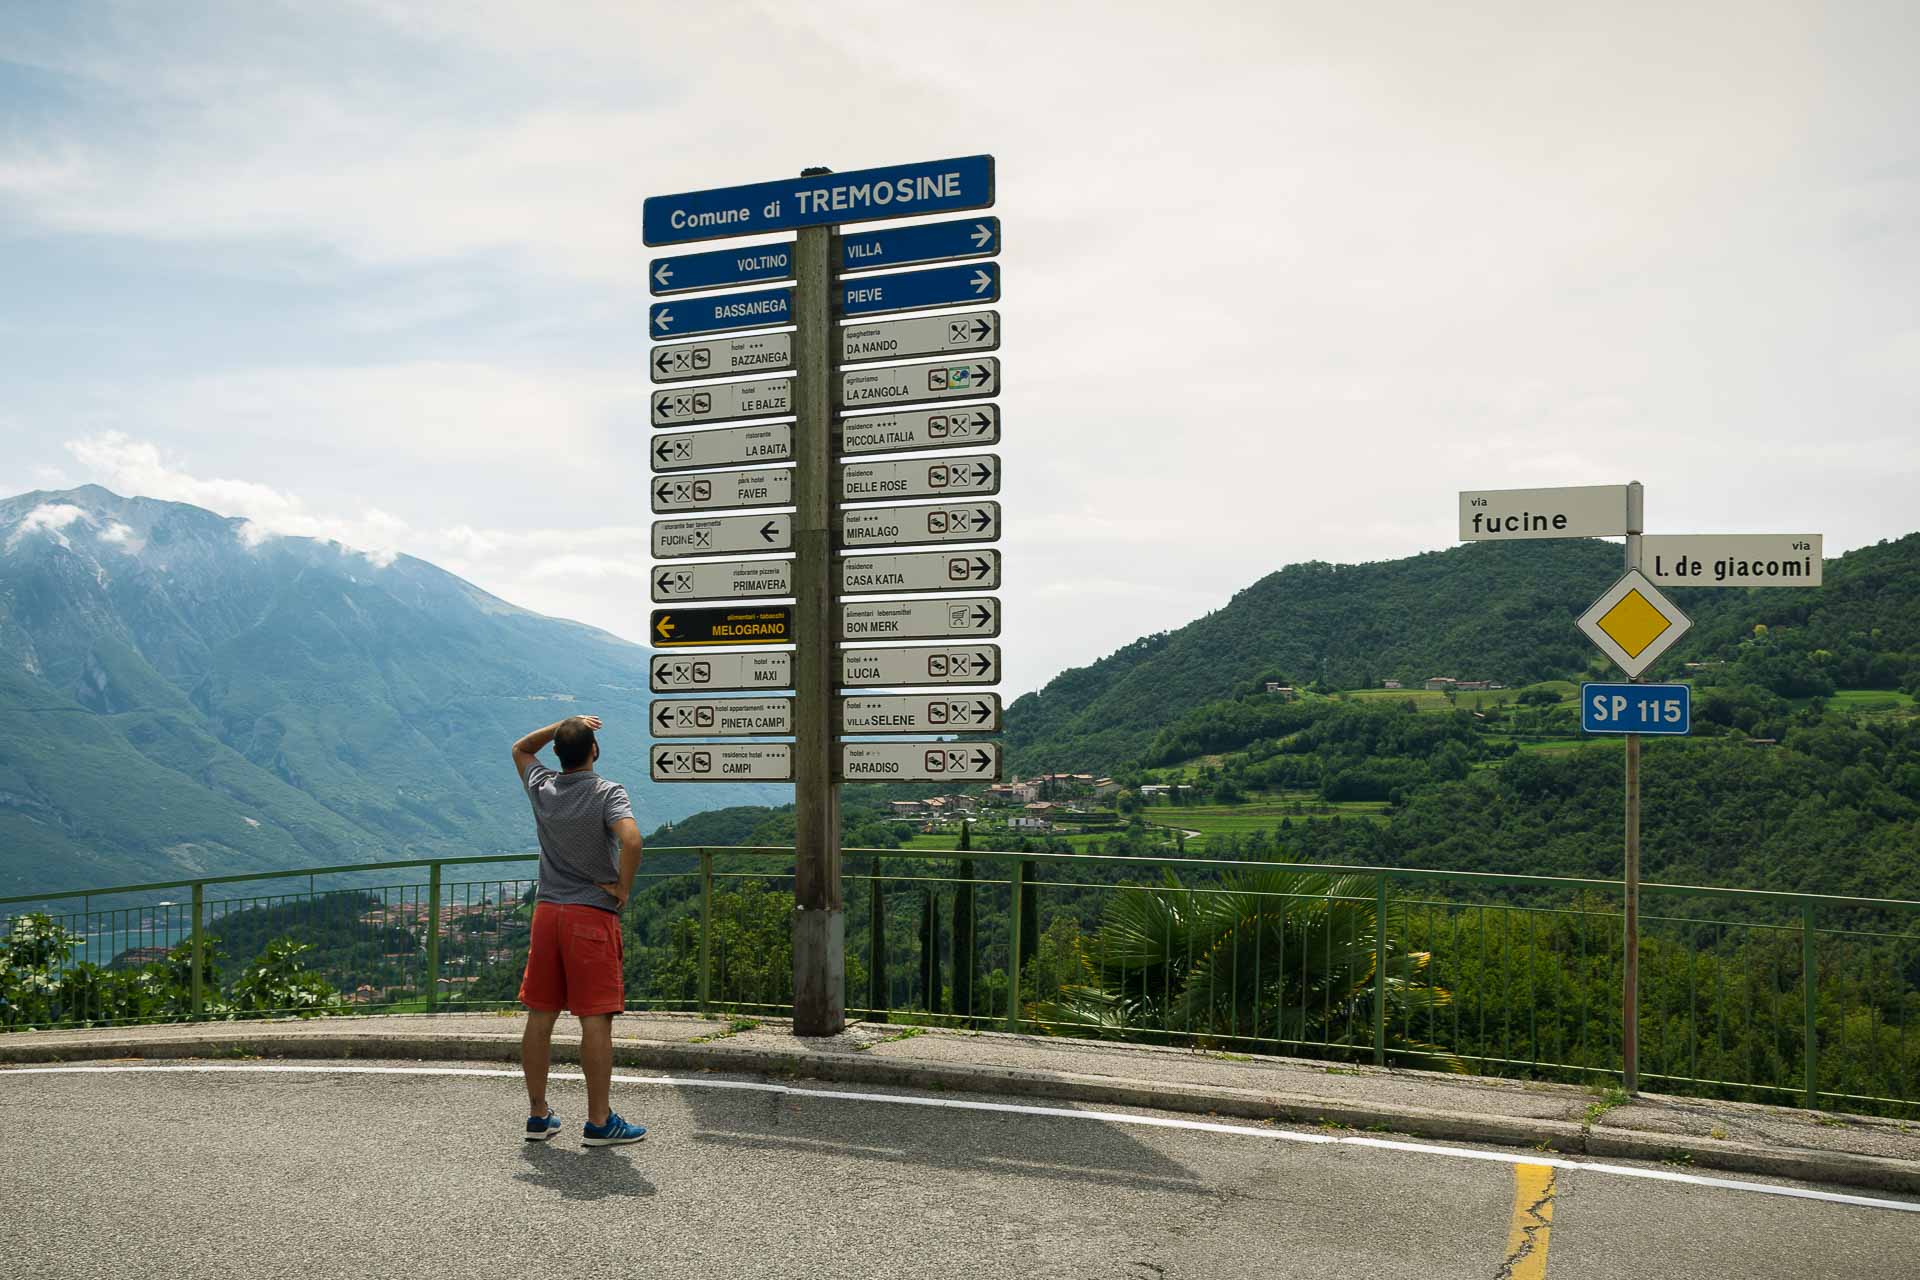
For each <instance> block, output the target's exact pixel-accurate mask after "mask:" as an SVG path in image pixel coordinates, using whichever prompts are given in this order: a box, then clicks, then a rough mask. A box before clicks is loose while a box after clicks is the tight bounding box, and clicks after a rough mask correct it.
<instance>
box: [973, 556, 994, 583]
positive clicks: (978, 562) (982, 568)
mask: <svg viewBox="0 0 1920 1280" xmlns="http://www.w3.org/2000/svg"><path fill="white" fill-rule="evenodd" d="M992 568H993V566H992V565H991V564H988V563H987V558H986V557H985V556H979V557H977V558H975V560H974V562H973V576H974V577H976V578H984V577H986V576H987V571H988V570H990V569H992Z"/></svg>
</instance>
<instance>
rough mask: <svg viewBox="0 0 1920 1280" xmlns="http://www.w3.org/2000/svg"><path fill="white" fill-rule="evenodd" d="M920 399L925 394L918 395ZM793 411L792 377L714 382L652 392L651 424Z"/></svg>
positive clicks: (772, 415)
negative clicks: (709, 384) (706, 384)
mask: <svg viewBox="0 0 1920 1280" xmlns="http://www.w3.org/2000/svg"><path fill="white" fill-rule="evenodd" d="M919 398H920V399H922V400H925V399H928V398H929V397H927V396H921V397H919ZM792 412H793V379H792V378H764V379H761V380H759V381H756V382H716V383H714V384H713V385H712V386H702V387H669V388H667V389H666V390H665V391H656V392H654V393H653V425H654V426H656V427H687V426H692V425H693V424H694V423H696V422H734V421H737V420H738V419H740V418H779V417H784V416H785V415H787V414H790V413H792Z"/></svg>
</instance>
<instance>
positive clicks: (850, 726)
mask: <svg viewBox="0 0 1920 1280" xmlns="http://www.w3.org/2000/svg"><path fill="white" fill-rule="evenodd" d="M999 727H1000V695H999V694H997V693H937V694H926V693H885V694H868V695H866V696H863V697H854V698H845V699H842V700H841V703H840V731H841V732H842V733H851V734H860V733H983V732H992V731H994V730H996V729H998V728H999Z"/></svg>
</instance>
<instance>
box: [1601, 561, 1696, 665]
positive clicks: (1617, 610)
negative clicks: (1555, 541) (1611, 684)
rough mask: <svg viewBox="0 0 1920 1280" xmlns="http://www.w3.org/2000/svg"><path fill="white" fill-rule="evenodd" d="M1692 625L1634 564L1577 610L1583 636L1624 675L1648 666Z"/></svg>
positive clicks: (1690, 620) (1691, 620) (1689, 619)
mask: <svg viewBox="0 0 1920 1280" xmlns="http://www.w3.org/2000/svg"><path fill="white" fill-rule="evenodd" d="M1692 625H1693V619H1691V618H1689V617H1688V616H1687V615H1686V614H1684V613H1682V612H1680V609H1679V606H1677V605H1675V604H1674V603H1673V601H1671V600H1669V599H1667V598H1666V597H1665V596H1663V595H1661V594H1660V590H1659V588H1657V587H1655V586H1654V585H1653V584H1652V583H1651V582H1649V581H1647V578H1646V575H1645V574H1643V573H1641V572H1640V571H1639V570H1638V569H1629V570H1627V571H1626V573H1625V574H1624V575H1622V576H1621V578H1620V581H1618V582H1616V583H1614V584H1613V585H1612V586H1611V587H1609V588H1608V589H1607V592H1606V594H1605V595H1603V596H1601V597H1600V598H1599V599H1598V600H1595V601H1594V602H1593V606H1592V607H1591V608H1590V609H1588V610H1587V611H1586V612H1585V613H1583V614H1581V615H1580V623H1579V626H1580V629H1581V630H1582V631H1584V632H1586V633H1587V638H1588V639H1589V640H1591V641H1593V642H1594V643H1595V644H1597V645H1599V646H1600V651H1601V652H1602V653H1604V654H1606V655H1607V656H1608V657H1609V658H1612V659H1613V663H1614V665H1615V666H1617V667H1619V668H1620V669H1621V670H1622V671H1624V672H1626V673H1627V675H1628V677H1629V678H1637V677H1638V676H1639V675H1640V673H1641V672H1642V671H1645V670H1646V669H1647V668H1648V667H1650V666H1652V665H1653V664H1654V662H1655V661H1657V660H1658V659H1659V657H1660V655H1661V654H1663V653H1665V652H1666V651H1667V650H1668V649H1670V648H1672V647H1673V644H1674V642H1675V641H1677V640H1678V639H1679V638H1680V637H1681V636H1683V635H1685V634H1686V633H1687V628H1689V627H1691V626H1692Z"/></svg>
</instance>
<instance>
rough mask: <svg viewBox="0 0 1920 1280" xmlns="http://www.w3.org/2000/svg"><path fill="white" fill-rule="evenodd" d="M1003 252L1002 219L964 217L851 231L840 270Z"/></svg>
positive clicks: (842, 248) (845, 238)
mask: <svg viewBox="0 0 1920 1280" xmlns="http://www.w3.org/2000/svg"><path fill="white" fill-rule="evenodd" d="M999 252H1000V219H998V218H961V219H960V220H959V221H958V222H929V223H926V224H924V225H922V226H918V227H889V228H887V229H886V230H884V231H881V230H874V231H849V232H847V233H846V234H845V235H843V236H841V237H840V269H841V270H842V271H871V270H873V269H874V268H876V267H910V266H913V265H914V264H915V263H919V262H946V261H949V260H951V259H954V258H991V257H993V256H994V255H995V254H997V253H999Z"/></svg>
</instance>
